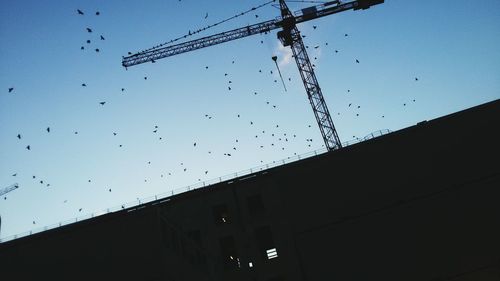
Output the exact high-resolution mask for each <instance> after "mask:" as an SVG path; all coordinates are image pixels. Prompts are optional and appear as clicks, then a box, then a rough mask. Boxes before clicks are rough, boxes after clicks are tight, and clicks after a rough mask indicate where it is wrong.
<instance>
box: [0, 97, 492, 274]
mask: <svg viewBox="0 0 500 281" xmlns="http://www.w3.org/2000/svg"><path fill="white" fill-rule="evenodd" d="M499 128H500V101H499V100H496V101H493V102H489V103H486V104H483V105H480V106H477V107H473V108H470V109H467V110H464V111H461V112H457V113H454V114H451V115H448V116H444V117H441V118H438V119H434V120H430V121H423V122H420V123H419V124H417V125H415V126H412V127H409V128H406V129H403V130H400V131H397V132H393V133H390V134H387V135H384V136H381V137H377V138H374V139H371V140H367V141H364V142H361V143H358V144H354V145H351V146H348V147H344V148H342V149H339V150H336V151H333V152H328V153H325V154H321V155H319V156H316V157H312V158H308V159H304V160H301V161H297V162H294V163H291V164H287V165H284V166H280V167H276V168H272V169H268V170H265V171H260V172H258V173H254V174H251V175H247V176H245V177H241V178H237V179H233V180H230V181H226V182H223V183H220V184H216V185H212V186H209V187H206V188H203V189H198V190H193V191H190V192H186V193H182V194H179V195H176V196H172V197H170V198H165V199H161V200H158V201H155V202H151V203H147V204H144V205H141V206H137V207H134V208H129V209H125V210H122V211H119V212H115V213H111V214H107V215H103V216H99V217H96V218H94V219H90V220H86V221H82V222H79V223H75V224H71V225H67V226H63V227H60V228H57V229H53V230H49V231H46V232H42V233H38V234H35V235H31V236H28V237H24V238H19V239H16V240H12V241H8V242H5V243H1V244H0V278H1V279H2V280H42V279H43V280H151V281H156V280H165V281H170V280H171V281H184V280H200V281H203V280H207V281H208V280H262V281H285V280H286V281H299V280H394V281H396V280H397V281H400V280H411V281H413V280H415V281H416V280H420V281H431V280H454V281H469V280H481V281H482V280H485V281H486V280H487V281H489V280H500V149H499V144H500V140H499V137H498V135H499V134H498V131H499V130H500V129H499Z"/></svg>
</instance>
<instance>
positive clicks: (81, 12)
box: [76, 9, 84, 15]
mask: <svg viewBox="0 0 500 281" xmlns="http://www.w3.org/2000/svg"><path fill="white" fill-rule="evenodd" d="M76 11H77V12H78V14H79V15H84V13H83V11H82V10H80V9H77V10H76Z"/></svg>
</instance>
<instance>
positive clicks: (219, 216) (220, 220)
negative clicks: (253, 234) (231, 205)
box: [213, 204, 231, 224]
mask: <svg viewBox="0 0 500 281" xmlns="http://www.w3.org/2000/svg"><path fill="white" fill-rule="evenodd" d="M213 212H214V220H215V224H226V223H230V222H231V220H230V218H229V212H228V209H227V206H226V205H225V204H221V205H217V206H214V207H213Z"/></svg>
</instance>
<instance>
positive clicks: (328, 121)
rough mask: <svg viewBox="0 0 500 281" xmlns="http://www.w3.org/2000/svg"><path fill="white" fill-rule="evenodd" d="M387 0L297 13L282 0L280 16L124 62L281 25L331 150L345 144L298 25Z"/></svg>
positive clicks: (333, 3) (153, 58)
mask: <svg viewBox="0 0 500 281" xmlns="http://www.w3.org/2000/svg"><path fill="white" fill-rule="evenodd" d="M381 3H384V0H357V1H350V2H346V3H342V2H341V1H338V0H337V1H330V2H326V3H324V4H320V5H316V6H311V7H308V8H305V9H302V10H300V11H297V12H295V13H292V12H291V11H290V9H289V8H288V6H287V4H286V2H285V0H279V5H280V10H281V17H280V18H277V19H274V20H269V21H265V22H261V23H257V24H253V25H248V26H246V27H242V28H238V29H233V30H230V31H226V32H222V33H218V34H215V35H210V36H207V37H203V38H200V39H196V40H192V41H188V42H184V43H180V44H176V45H169V46H165V47H156V48H152V49H148V50H146V51H143V52H139V53H136V54H133V55H130V56H127V57H123V60H122V65H123V66H124V67H130V66H133V65H137V64H141V63H146V62H155V61H156V60H158V59H162V58H166V57H170V56H174V55H178V54H182V53H186V52H190V51H194V50H197V49H201V48H205V47H209V46H213V45H217V44H221V43H224V42H228V41H232V40H236V39H240V38H243V37H247V36H251V35H255V34H262V33H267V32H270V31H271V30H274V29H278V28H281V30H280V31H279V32H278V39H279V40H280V41H281V43H282V44H283V46H290V47H291V48H292V52H293V57H294V58H295V62H296V63H297V67H298V68H299V72H300V76H301V78H302V82H303V83H304V87H305V89H306V93H307V97H308V99H309V102H310V104H311V106H312V109H313V112H314V116H315V117H316V121H317V123H318V126H319V129H320V131H321V135H322V136H323V140H324V142H325V146H326V148H327V149H328V150H329V151H331V150H335V149H339V148H341V147H342V144H341V142H340V138H339V136H338V134H337V131H336V130H335V126H334V125H333V121H332V117H331V116H330V112H329V111H328V107H327V106H326V102H325V99H324V97H323V94H322V92H321V88H320V86H319V84H318V80H317V79H316V75H315V74H314V69H313V65H312V64H311V61H310V60H309V56H308V55H307V51H306V48H305V46H304V42H302V37H301V35H300V31H299V30H298V28H297V24H298V23H302V22H306V21H309V20H313V19H316V18H320V17H324V16H328V15H332V14H336V13H339V12H343V11H347V10H351V9H352V10H361V9H362V10H365V9H368V8H370V7H371V6H373V5H377V4H381Z"/></svg>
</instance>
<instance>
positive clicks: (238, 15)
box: [139, 0, 275, 54]
mask: <svg viewBox="0 0 500 281" xmlns="http://www.w3.org/2000/svg"><path fill="white" fill-rule="evenodd" d="M273 2H275V1H274V0H271V1H268V2H266V3H264V4H261V5H258V6H257V7H252V8H251V9H249V10H246V11H244V12H241V13H239V14H236V15H234V16H232V17H230V18H227V19H224V20H221V21H219V22H216V23H214V24H211V25H208V26H206V27H203V28H201V29H198V30H196V31H193V32H191V30H189V32H188V34H185V35H183V36H180V37H177V38H175V39H172V40H170V41H168V42H165V43H162V44H159V45H156V46H154V47H152V48H149V49H146V50H143V51H140V52H139V54H141V53H145V52H148V51H151V50H154V49H157V48H160V47H163V46H166V45H169V44H171V43H174V42H176V41H179V40H181V39H185V38H188V37H190V36H193V35H195V34H198V33H200V32H202V31H205V30H207V29H210V28H212V27H215V26H217V25H219V24H222V23H225V22H228V21H230V20H232V19H235V18H237V17H240V16H243V15H246V14H248V13H250V12H253V11H255V10H257V9H260V8H262V7H264V6H267V5H269V4H271V3H273Z"/></svg>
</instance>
